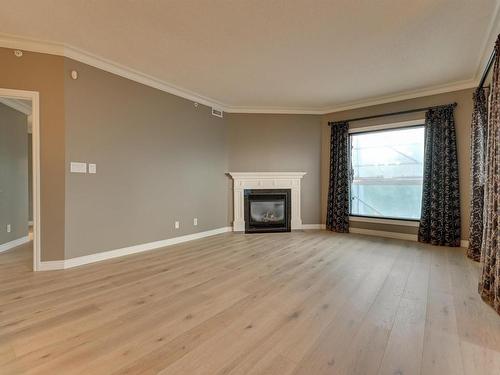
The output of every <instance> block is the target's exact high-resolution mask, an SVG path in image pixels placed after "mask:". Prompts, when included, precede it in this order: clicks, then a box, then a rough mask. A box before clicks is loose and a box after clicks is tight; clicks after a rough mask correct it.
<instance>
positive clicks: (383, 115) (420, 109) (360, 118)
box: [328, 102, 457, 125]
mask: <svg viewBox="0 0 500 375" xmlns="http://www.w3.org/2000/svg"><path fill="white" fill-rule="evenodd" d="M445 105H446V104H445ZM448 105H452V106H453V107H456V106H457V103H456V102H455V103H451V104H448ZM438 107H442V106H441V105H437V106H432V107H423V108H416V109H408V110H406V111H399V112H390V113H383V114H381V115H373V116H365V117H356V118H351V119H348V120H339V121H342V122H354V121H361V120H370V119H373V118H379V117H386V116H395V115H404V114H406V113H414V112H425V111H428V110H429V109H433V108H438ZM339 121H330V122H328V125H331V124H333V123H335V122H339Z"/></svg>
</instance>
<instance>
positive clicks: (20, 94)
mask: <svg viewBox="0 0 500 375" xmlns="http://www.w3.org/2000/svg"><path fill="white" fill-rule="evenodd" d="M0 44H1V43H0ZM0 97H5V98H12V99H25V100H31V116H32V137H33V138H32V150H33V152H32V157H33V171H32V173H33V182H32V183H33V270H34V271H38V270H39V267H40V259H41V252H42V243H41V240H40V234H41V225H42V219H41V213H40V212H41V211H40V210H41V208H40V207H41V205H40V200H41V195H40V95H39V94H38V92H37V91H25V90H13V89H5V88H0Z"/></svg>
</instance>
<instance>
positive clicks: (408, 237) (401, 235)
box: [349, 228, 469, 248]
mask: <svg viewBox="0 0 500 375" xmlns="http://www.w3.org/2000/svg"><path fill="white" fill-rule="evenodd" d="M349 232H350V233H354V234H364V235H367V236H374V237H385V238H395V239H398V240H407V241H414V242H417V241H418V236H417V235H416V234H409V233H397V232H388V231H385V230H373V229H363V228H349ZM460 247H464V248H468V247H469V241H468V240H460Z"/></svg>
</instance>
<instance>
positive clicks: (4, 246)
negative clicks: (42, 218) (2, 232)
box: [0, 236, 30, 253]
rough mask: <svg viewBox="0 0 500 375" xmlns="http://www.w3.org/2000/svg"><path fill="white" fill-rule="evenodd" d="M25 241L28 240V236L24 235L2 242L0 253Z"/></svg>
mask: <svg viewBox="0 0 500 375" xmlns="http://www.w3.org/2000/svg"><path fill="white" fill-rule="evenodd" d="M27 242H30V238H29V236H24V237H21V238H18V239H16V240H12V241H9V242H6V243H3V244H1V245H0V253H3V252H4V251H7V250H10V249H12V248H14V247H17V246H21V245H23V244H25V243H27Z"/></svg>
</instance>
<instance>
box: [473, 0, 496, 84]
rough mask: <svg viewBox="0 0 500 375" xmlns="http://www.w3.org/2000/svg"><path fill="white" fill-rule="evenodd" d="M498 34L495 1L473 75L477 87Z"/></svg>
mask: <svg viewBox="0 0 500 375" xmlns="http://www.w3.org/2000/svg"><path fill="white" fill-rule="evenodd" d="M499 34H500V0H497V2H496V6H495V10H494V11H493V17H491V21H490V24H489V26H488V32H487V34H486V38H485V40H484V42H483V46H482V48H481V51H482V52H481V55H479V57H478V60H477V69H476V73H475V74H474V79H475V80H476V81H477V83H478V85H479V81H480V80H481V76H482V75H483V71H484V69H485V68H486V64H488V60H489V58H490V55H491V51H492V50H493V48H494V46H495V40H496V38H497V35H499Z"/></svg>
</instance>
